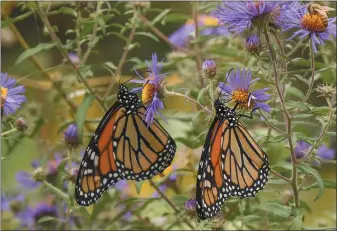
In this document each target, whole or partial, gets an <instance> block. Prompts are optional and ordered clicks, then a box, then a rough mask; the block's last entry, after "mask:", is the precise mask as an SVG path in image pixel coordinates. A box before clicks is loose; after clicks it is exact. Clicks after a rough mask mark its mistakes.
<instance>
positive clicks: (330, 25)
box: [280, 3, 336, 53]
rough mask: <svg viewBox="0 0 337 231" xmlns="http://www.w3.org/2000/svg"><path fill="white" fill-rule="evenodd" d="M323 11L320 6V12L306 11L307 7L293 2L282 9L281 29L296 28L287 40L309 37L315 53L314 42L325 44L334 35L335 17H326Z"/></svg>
mask: <svg viewBox="0 0 337 231" xmlns="http://www.w3.org/2000/svg"><path fill="white" fill-rule="evenodd" d="M325 11H326V10H324V7H322V10H321V12H320V13H317V12H315V11H313V12H308V7H307V6H306V5H302V4H300V3H294V4H292V7H290V8H289V9H288V10H286V11H283V12H282V14H281V16H280V21H281V22H282V24H281V27H282V29H283V30H284V31H287V30H290V29H295V30H296V31H295V32H294V34H293V35H292V36H291V37H290V38H289V39H288V40H290V39H292V38H294V37H296V36H299V37H300V38H301V39H303V38H310V40H311V45H312V48H313V50H314V52H315V53H317V48H316V44H318V45H325V43H324V41H325V40H328V39H330V37H331V35H332V36H333V37H336V17H335V18H327V15H326V12H325ZM321 14H325V16H323V17H326V18H327V24H326V23H325V22H324V21H325V20H324V19H322V16H321Z"/></svg>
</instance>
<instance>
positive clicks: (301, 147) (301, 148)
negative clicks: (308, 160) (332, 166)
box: [294, 140, 336, 165]
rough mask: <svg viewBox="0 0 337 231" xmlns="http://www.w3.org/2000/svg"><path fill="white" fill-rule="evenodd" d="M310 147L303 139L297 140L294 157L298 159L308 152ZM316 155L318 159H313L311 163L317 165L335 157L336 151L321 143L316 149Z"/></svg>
mask: <svg viewBox="0 0 337 231" xmlns="http://www.w3.org/2000/svg"><path fill="white" fill-rule="evenodd" d="M311 147H312V146H311V145H310V144H308V143H307V142H305V141H303V140H300V141H298V142H297V144H296V147H295V150H294V151H295V155H296V157H297V158H299V159H301V158H303V157H304V156H305V155H306V154H307V153H308V152H309V150H310V149H311ZM316 157H318V159H319V161H318V160H315V161H314V162H313V165H319V164H322V163H324V162H326V161H328V160H333V159H335V157H336V151H335V150H334V149H332V148H328V147H327V146H326V145H325V144H323V145H321V146H320V147H319V148H318V149H317V153H316Z"/></svg>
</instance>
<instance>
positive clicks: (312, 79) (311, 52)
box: [291, 40, 315, 118]
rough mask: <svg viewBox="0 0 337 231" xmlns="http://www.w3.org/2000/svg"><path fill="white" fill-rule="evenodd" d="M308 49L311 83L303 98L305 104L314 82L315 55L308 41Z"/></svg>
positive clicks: (295, 113)
mask: <svg viewBox="0 0 337 231" xmlns="http://www.w3.org/2000/svg"><path fill="white" fill-rule="evenodd" d="M309 49H310V59H311V81H310V85H309V88H308V91H307V93H306V94H305V96H304V98H303V101H302V102H303V103H306V102H307V101H308V99H309V97H310V95H311V93H312V89H313V87H314V82H315V54H314V51H313V49H312V42H311V40H310V45H309ZM299 111H300V109H299V108H298V109H297V110H296V111H295V112H294V114H293V115H292V116H291V118H294V117H295V116H296V115H297V113H298V112H299Z"/></svg>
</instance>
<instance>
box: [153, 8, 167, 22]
mask: <svg viewBox="0 0 337 231" xmlns="http://www.w3.org/2000/svg"><path fill="white" fill-rule="evenodd" d="M170 11H171V9H166V10H164V11H162V12H161V13H160V14H158V15H157V16H156V17H155V18H154V19H153V20H152V22H151V25H155V24H156V23H157V22H159V21H160V20H162V18H163V17H165V15H167V14H168V13H169V12H170Z"/></svg>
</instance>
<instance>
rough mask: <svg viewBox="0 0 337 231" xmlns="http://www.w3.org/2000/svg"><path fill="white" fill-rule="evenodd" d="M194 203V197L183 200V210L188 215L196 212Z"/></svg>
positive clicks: (195, 203)
mask: <svg viewBox="0 0 337 231" xmlns="http://www.w3.org/2000/svg"><path fill="white" fill-rule="evenodd" d="M196 205H197V202H196V200H195V198H191V199H189V200H187V201H186V202H185V206H184V208H185V211H186V212H187V213H188V214H190V215H194V214H195V212H196Z"/></svg>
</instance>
